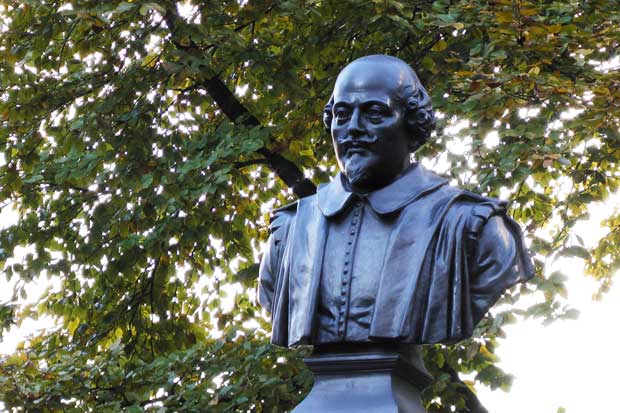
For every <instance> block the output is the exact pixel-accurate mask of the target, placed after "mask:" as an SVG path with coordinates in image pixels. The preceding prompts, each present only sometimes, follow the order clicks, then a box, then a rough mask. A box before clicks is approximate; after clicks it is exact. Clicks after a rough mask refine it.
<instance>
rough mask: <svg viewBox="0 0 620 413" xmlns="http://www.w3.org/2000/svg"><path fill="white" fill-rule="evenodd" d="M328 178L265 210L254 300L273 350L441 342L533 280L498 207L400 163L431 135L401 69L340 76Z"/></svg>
mask: <svg viewBox="0 0 620 413" xmlns="http://www.w3.org/2000/svg"><path fill="white" fill-rule="evenodd" d="M324 121H325V126H326V128H328V129H329V131H330V132H331V136H332V139H333V144H334V149H335V152H336V157H337V160H338V166H339V168H340V173H339V174H338V175H337V176H335V177H334V178H333V180H332V181H331V182H330V183H328V184H326V185H322V186H320V187H319V189H318V192H317V194H316V195H313V196H310V197H307V198H303V199H300V200H299V201H297V202H295V203H294V204H291V205H287V206H285V207H283V208H280V209H279V210H277V211H275V213H274V216H273V219H272V223H271V236H270V239H269V242H268V249H267V251H266V253H265V255H264V257H263V260H262V262H261V267H260V282H259V301H260V303H261V305H262V306H263V307H264V308H266V309H267V310H268V311H269V312H270V313H271V314H272V324H273V334H272V343H273V344H276V345H280V346H295V345H300V344H313V345H317V346H321V345H336V344H339V343H346V344H349V343H358V344H359V343H366V344H368V343H381V345H384V344H385V343H399V344H403V343H404V344H406V345H409V344H411V345H415V344H426V343H452V342H456V341H458V340H461V339H464V338H467V337H469V336H471V334H472V332H473V329H474V327H475V326H476V324H477V323H478V322H479V321H480V320H481V319H482V317H483V316H484V315H485V313H486V312H487V310H488V309H489V308H490V307H491V306H492V305H493V304H494V303H495V302H496V300H497V299H498V298H499V297H500V296H501V295H502V293H503V292H504V291H505V290H506V289H507V288H509V287H511V286H512V285H514V284H516V283H518V282H523V281H526V280H528V279H529V278H531V277H532V276H533V266H532V263H531V259H530V257H529V255H528V253H527V251H526V248H525V246H524V243H523V238H522V233H521V230H520V228H519V226H518V225H517V224H516V223H515V222H514V221H513V220H512V219H511V218H509V217H508V216H507V215H506V205H505V203H504V202H501V201H498V200H495V199H490V198H486V197H482V196H480V195H476V194H474V193H471V192H468V191H465V190H462V189H459V188H455V187H452V186H449V185H448V184H447V180H446V179H444V178H442V177H440V176H437V175H435V174H433V173H431V172H429V171H428V170H426V169H424V167H422V165H419V164H416V163H412V162H411V160H410V159H411V156H410V155H411V153H412V152H414V151H415V150H416V149H417V148H419V147H420V146H421V145H422V144H423V143H425V142H426V141H427V140H428V138H429V136H430V133H431V131H432V129H433V127H434V112H433V109H432V106H431V102H430V98H429V96H428V93H427V92H426V90H425V89H424V87H423V86H422V85H421V84H420V81H419V80H418V77H417V76H416V74H415V72H414V71H413V69H411V67H410V66H409V65H407V64H406V63H405V62H403V61H402V60H400V59H397V58H394V57H390V56H382V55H373V56H367V57H363V58H361V59H358V60H355V61H354V62H352V63H351V64H349V65H348V66H347V67H345V68H344V69H343V70H342V72H341V73H340V74H339V76H338V78H337V80H336V84H335V87H334V91H333V95H332V97H331V99H330V101H329V103H328V104H327V106H326V107H325V113H324Z"/></svg>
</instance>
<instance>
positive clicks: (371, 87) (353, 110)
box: [323, 55, 435, 192]
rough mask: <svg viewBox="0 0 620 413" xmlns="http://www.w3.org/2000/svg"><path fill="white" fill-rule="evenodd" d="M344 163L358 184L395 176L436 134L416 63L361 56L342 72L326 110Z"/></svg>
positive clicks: (375, 185)
mask: <svg viewBox="0 0 620 413" xmlns="http://www.w3.org/2000/svg"><path fill="white" fill-rule="evenodd" d="M323 121H324V123H325V127H326V128H327V129H328V130H329V131H330V134H331V136H332V140H333V144H334V150H335V152H336V158H337V160H338V166H339V168H340V170H341V171H342V173H343V175H344V176H345V177H346V178H347V180H348V181H349V183H350V184H351V186H352V187H353V189H355V190H358V191H360V192H368V191H373V190H376V189H379V188H381V187H383V186H386V185H388V184H389V183H391V182H393V181H394V180H395V179H396V178H397V177H398V176H400V175H401V174H402V173H403V172H404V171H405V170H407V168H408V167H409V163H410V154H411V153H412V152H414V151H415V150H417V149H418V148H419V147H420V146H422V145H423V144H424V143H425V142H426V141H427V140H428V139H429V137H430V134H431V132H432V130H433V127H434V125H435V115H434V112H433V108H432V106H431V101H430V97H429V96H428V93H427V92H426V90H425V89H424V87H423V86H422V84H421V83H420V81H419V80H418V77H417V75H416V74H415V72H414V71H413V69H412V68H411V67H410V66H409V65H408V64H407V63H405V62H403V61H402V60H400V59H398V58H395V57H392V56H384V55H372V56H366V57H362V58H360V59H357V60H355V61H353V62H352V63H350V64H349V65H347V66H346V67H345V68H344V69H343V70H342V71H341V72H340V74H339V75H338V78H337V79H336V84H335V86H334V92H333V94H332V97H331V98H330V100H329V102H328V104H327V105H326V106H325V111H324V115H323Z"/></svg>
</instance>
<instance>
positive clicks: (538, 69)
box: [527, 66, 540, 75]
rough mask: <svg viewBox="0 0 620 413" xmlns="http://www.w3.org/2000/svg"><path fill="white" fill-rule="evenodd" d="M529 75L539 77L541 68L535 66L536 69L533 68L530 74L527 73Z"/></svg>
mask: <svg viewBox="0 0 620 413" xmlns="http://www.w3.org/2000/svg"><path fill="white" fill-rule="evenodd" d="M527 73H528V74H530V75H537V74H539V73H540V67H538V66H534V67H532V68H531V69H530V71H529V72H527Z"/></svg>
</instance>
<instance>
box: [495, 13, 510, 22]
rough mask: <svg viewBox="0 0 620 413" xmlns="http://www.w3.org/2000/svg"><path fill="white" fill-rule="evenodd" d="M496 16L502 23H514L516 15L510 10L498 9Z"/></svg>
mask: <svg viewBox="0 0 620 413" xmlns="http://www.w3.org/2000/svg"><path fill="white" fill-rule="evenodd" d="M495 18H496V19H497V21H498V22H500V23H512V22H513V21H514V15H513V14H512V12H508V11H498V12H497V13H495Z"/></svg>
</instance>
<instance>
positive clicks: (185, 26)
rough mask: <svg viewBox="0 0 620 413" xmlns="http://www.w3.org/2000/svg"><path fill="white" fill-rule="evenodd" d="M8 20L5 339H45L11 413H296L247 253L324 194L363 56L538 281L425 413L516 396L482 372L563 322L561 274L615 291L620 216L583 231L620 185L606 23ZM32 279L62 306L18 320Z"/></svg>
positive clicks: (412, 13) (464, 350) (463, 349)
mask: <svg viewBox="0 0 620 413" xmlns="http://www.w3.org/2000/svg"><path fill="white" fill-rule="evenodd" d="M0 14H1V15H2V23H0V54H1V58H0V122H1V127H0V203H2V205H3V207H4V208H14V209H15V210H16V212H17V214H18V217H19V218H18V222H15V223H3V226H4V228H3V229H2V230H1V231H0V268H2V271H3V276H4V277H6V279H7V280H8V281H10V282H11V285H13V286H14V288H15V291H14V295H13V298H12V299H11V300H9V301H7V302H4V303H2V304H1V305H0V325H1V326H2V328H3V330H4V331H6V330H7V329H8V328H9V327H10V326H12V325H13V324H15V323H20V322H21V321H23V320H26V319H28V318H37V317H41V316H48V317H52V319H53V320H55V323H56V326H55V327H54V328H50V329H48V330H47V331H45V332H42V333H40V334H39V335H37V336H35V337H33V338H32V339H30V340H29V341H27V342H26V343H25V344H24V345H23V346H22V347H21V348H19V349H18V350H17V351H16V352H15V353H14V354H12V355H9V356H6V357H4V358H2V359H0V400H2V401H3V402H4V404H5V406H6V407H7V408H12V409H14V410H15V411H33V412H58V411H67V412H71V411H74V412H78V411H79V412H82V411H91V410H95V411H101V412H105V411H109V412H117V411H126V412H140V411H164V410H162V409H171V410H174V411H214V412H216V411H217V412H239V411H257V412H279V411H283V410H287V409H289V408H291V406H293V405H294V403H295V402H296V401H298V400H299V399H300V398H301V397H302V396H303V393H304V392H305V391H307V389H308V388H309V384H310V382H311V378H310V376H309V374H308V372H307V371H306V370H305V369H304V368H303V366H302V364H301V362H300V359H299V357H300V352H299V351H297V352H293V351H288V350H282V349H274V348H272V347H271V346H269V345H268V344H267V338H266V331H268V324H267V322H266V320H265V318H264V317H263V316H262V315H261V313H260V312H259V311H258V310H257V307H256V301H255V299H254V288H255V282H256V281H255V277H256V263H257V261H258V257H257V252H256V251H258V250H259V248H260V243H261V242H262V241H264V240H265V238H266V236H267V233H266V231H267V230H266V226H267V225H266V221H267V219H268V211H269V209H271V208H272V207H274V206H276V205H279V204H282V203H285V202H289V201H291V200H293V199H294V197H295V196H294V195H293V193H292V191H291V190H290V189H289V190H287V185H288V186H291V187H292V188H293V190H294V192H295V193H296V194H298V195H305V194H308V193H311V192H312V185H311V184H310V182H309V181H307V180H305V181H304V176H307V177H311V179H312V180H313V181H314V183H318V182H322V181H326V180H327V179H328V178H329V176H330V174H332V173H333V171H334V160H333V155H332V152H331V148H330V143H329V139H328V138H327V137H326V135H325V132H324V131H323V127H322V125H321V114H322V110H323V105H324V104H325V103H326V102H327V100H328V98H329V94H330V93H331V88H332V86H333V83H334V80H335V76H336V75H337V73H338V71H339V70H340V68H342V67H343V66H344V65H345V64H346V63H348V62H350V61H351V60H352V59H354V58H356V57H359V56H363V55H367V54H371V53H386V54H392V55H396V56H399V57H400V58H402V59H404V60H405V61H407V62H409V63H411V64H412V66H413V67H414V68H415V69H416V71H417V72H418V74H419V75H420V78H421V80H422V82H423V83H424V84H425V85H427V87H428V89H429V91H430V93H431V95H432V99H433V104H434V106H435V108H436V109H437V110H438V111H439V112H440V113H441V114H442V116H441V117H440V122H439V126H438V137H437V138H436V139H435V141H434V142H432V143H431V144H430V145H428V146H427V147H425V148H423V149H422V150H421V151H420V152H419V153H418V154H417V157H418V158H419V159H421V160H423V161H424V162H429V163H432V162H433V161H434V160H438V159H439V160H441V161H442V162H443V163H444V164H445V165H448V167H447V168H445V171H444V172H445V173H446V174H447V175H449V176H450V177H452V178H453V179H454V181H455V183H457V184H459V185H461V186H464V187H467V188H469V189H471V190H473V191H476V192H479V193H484V194H487V195H490V196H499V195H502V196H504V195H507V194H509V195H510V196H511V198H512V208H511V213H512V215H513V216H514V217H515V218H516V219H517V220H518V221H519V222H520V223H521V224H523V226H524V227H525V228H526V232H527V235H528V237H529V239H530V240H531V250H532V251H533V253H534V254H535V257H536V266H537V277H536V279H535V282H534V283H533V284H532V285H530V286H522V287H520V288H518V289H516V290H514V291H512V293H511V294H508V295H507V296H506V297H505V298H504V302H507V303H514V302H516V301H517V300H518V299H519V297H520V296H521V295H523V294H531V293H532V292H536V294H537V296H539V295H540V296H541V297H542V298H540V299H539V300H538V301H537V304H536V305H534V306H531V307H528V308H521V309H518V310H511V309H508V310H505V311H501V312H496V314H495V316H491V315H489V316H488V317H487V318H486V319H485V320H484V321H483V323H482V324H481V326H480V327H479V328H478V330H477V337H476V338H475V339H472V340H468V341H465V342H463V343H460V344H458V345H454V346H451V347H445V346H435V347H429V348H427V349H426V359H427V364H428V366H429V368H430V369H431V370H432V371H433V373H434V374H435V376H436V381H435V383H434V384H433V385H432V386H431V387H430V388H429V389H428V390H427V392H426V397H427V406H428V408H429V411H431V412H447V411H451V410H450V409H451V406H453V407H454V408H456V409H457V411H463V410H465V409H467V408H469V409H472V410H473V409H474V406H475V403H476V401H475V397H473V393H472V390H473V383H463V382H461V381H460V380H459V379H458V372H461V373H470V372H475V373H476V374H475V380H476V382H478V383H483V384H486V385H490V386H491V387H493V388H496V387H501V388H504V389H506V388H507V387H508V386H509V384H510V380H511V377H510V375H509V374H506V373H504V372H502V371H501V370H500V369H498V368H497V367H496V365H495V363H496V361H497V360H496V357H495V356H494V354H493V352H494V349H495V347H496V344H497V338H498V337H502V336H503V331H502V326H503V325H504V324H505V323H508V322H511V321H514V320H515V317H516V316H517V315H519V314H520V315H526V316H539V317H543V318H544V319H545V320H553V319H555V318H558V317H567V316H568V317H570V316H573V315H574V314H573V311H571V310H570V309H569V308H568V307H567V306H566V303H565V302H564V301H563V300H562V299H561V297H563V296H564V295H565V293H566V292H565V287H564V284H563V283H564V280H565V276H564V275H563V274H561V273H558V272H552V271H550V268H552V261H553V259H554V258H555V257H558V256H574V257H579V258H581V259H583V260H585V262H586V263H587V269H588V272H589V274H591V275H592V276H594V277H596V278H598V279H599V280H600V281H601V286H602V289H603V290H604V289H605V288H606V286H608V285H609V283H610V282H611V276H612V274H613V271H614V270H615V269H616V267H617V263H618V260H619V259H620V249H619V248H618V245H620V239H618V237H620V232H619V231H617V228H618V222H620V216H618V215H612V216H610V217H609V218H608V219H607V220H606V222H605V224H606V225H607V226H608V227H609V232H608V234H607V235H606V236H605V237H604V238H603V239H601V240H600V242H599V243H597V244H596V245H584V243H583V241H582V240H581V238H580V237H579V235H578V234H576V233H574V231H573V229H572V228H573V226H574V225H575V223H576V222H578V221H579V220H583V219H586V217H587V212H588V206H589V205H590V204H592V203H593V202H598V201H601V200H604V199H605V198H606V197H607V196H608V195H609V194H610V193H613V192H615V191H616V187H617V185H618V176H619V170H618V158H619V155H620V132H619V129H618V127H619V125H620V122H619V118H618V117H619V116H620V109H619V108H620V74H619V73H618V69H617V66H616V67H615V68H613V67H611V66H610V65H609V62H613V61H614V59H615V61H616V62H617V59H618V54H619V44H618V39H620V9H619V8H618V7H617V2H616V1H615V0H592V1H588V2H582V1H576V0H561V1H556V0H531V1H524V0H493V1H490V0H489V1H484V0H483V1H477V2H472V1H467V0H437V1H434V2H432V1H424V2H408V1H397V0H373V1H368V0H340V1H333V0H322V1H321V0H314V1H311V0H308V1H302V0H287V1H275V0H274V1H269V0H265V1H222V0H218V1H208V0H193V1H191V2H189V1H187V2H183V3H178V2H175V1H172V0H168V1H167V0H157V1H140V0H136V1H123V2H121V1H117V0H110V1H105V2H101V1H94V0H74V1H60V0H59V1H51V0H46V1H42V0H37V1H35V0H21V1H2V2H0ZM569 112H570V113H572V114H573V115H575V114H576V117H573V118H571V117H570V116H567V113H569ZM289 161H290V162H289ZM20 251H21V253H20ZM40 276H46V277H49V278H50V279H51V280H52V281H54V282H55V284H56V286H55V287H53V288H51V289H50V290H49V291H48V292H47V293H46V294H44V296H43V297H41V298H40V299H38V300H36V298H35V299H34V300H33V299H32V297H31V300H30V302H34V304H24V302H25V301H24V299H25V298H26V295H27V291H28V285H29V283H31V281H32V280H33V279H36V278H37V277H40ZM539 293H542V294H539ZM227 294H228V297H227ZM302 352H303V351H302Z"/></svg>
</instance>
